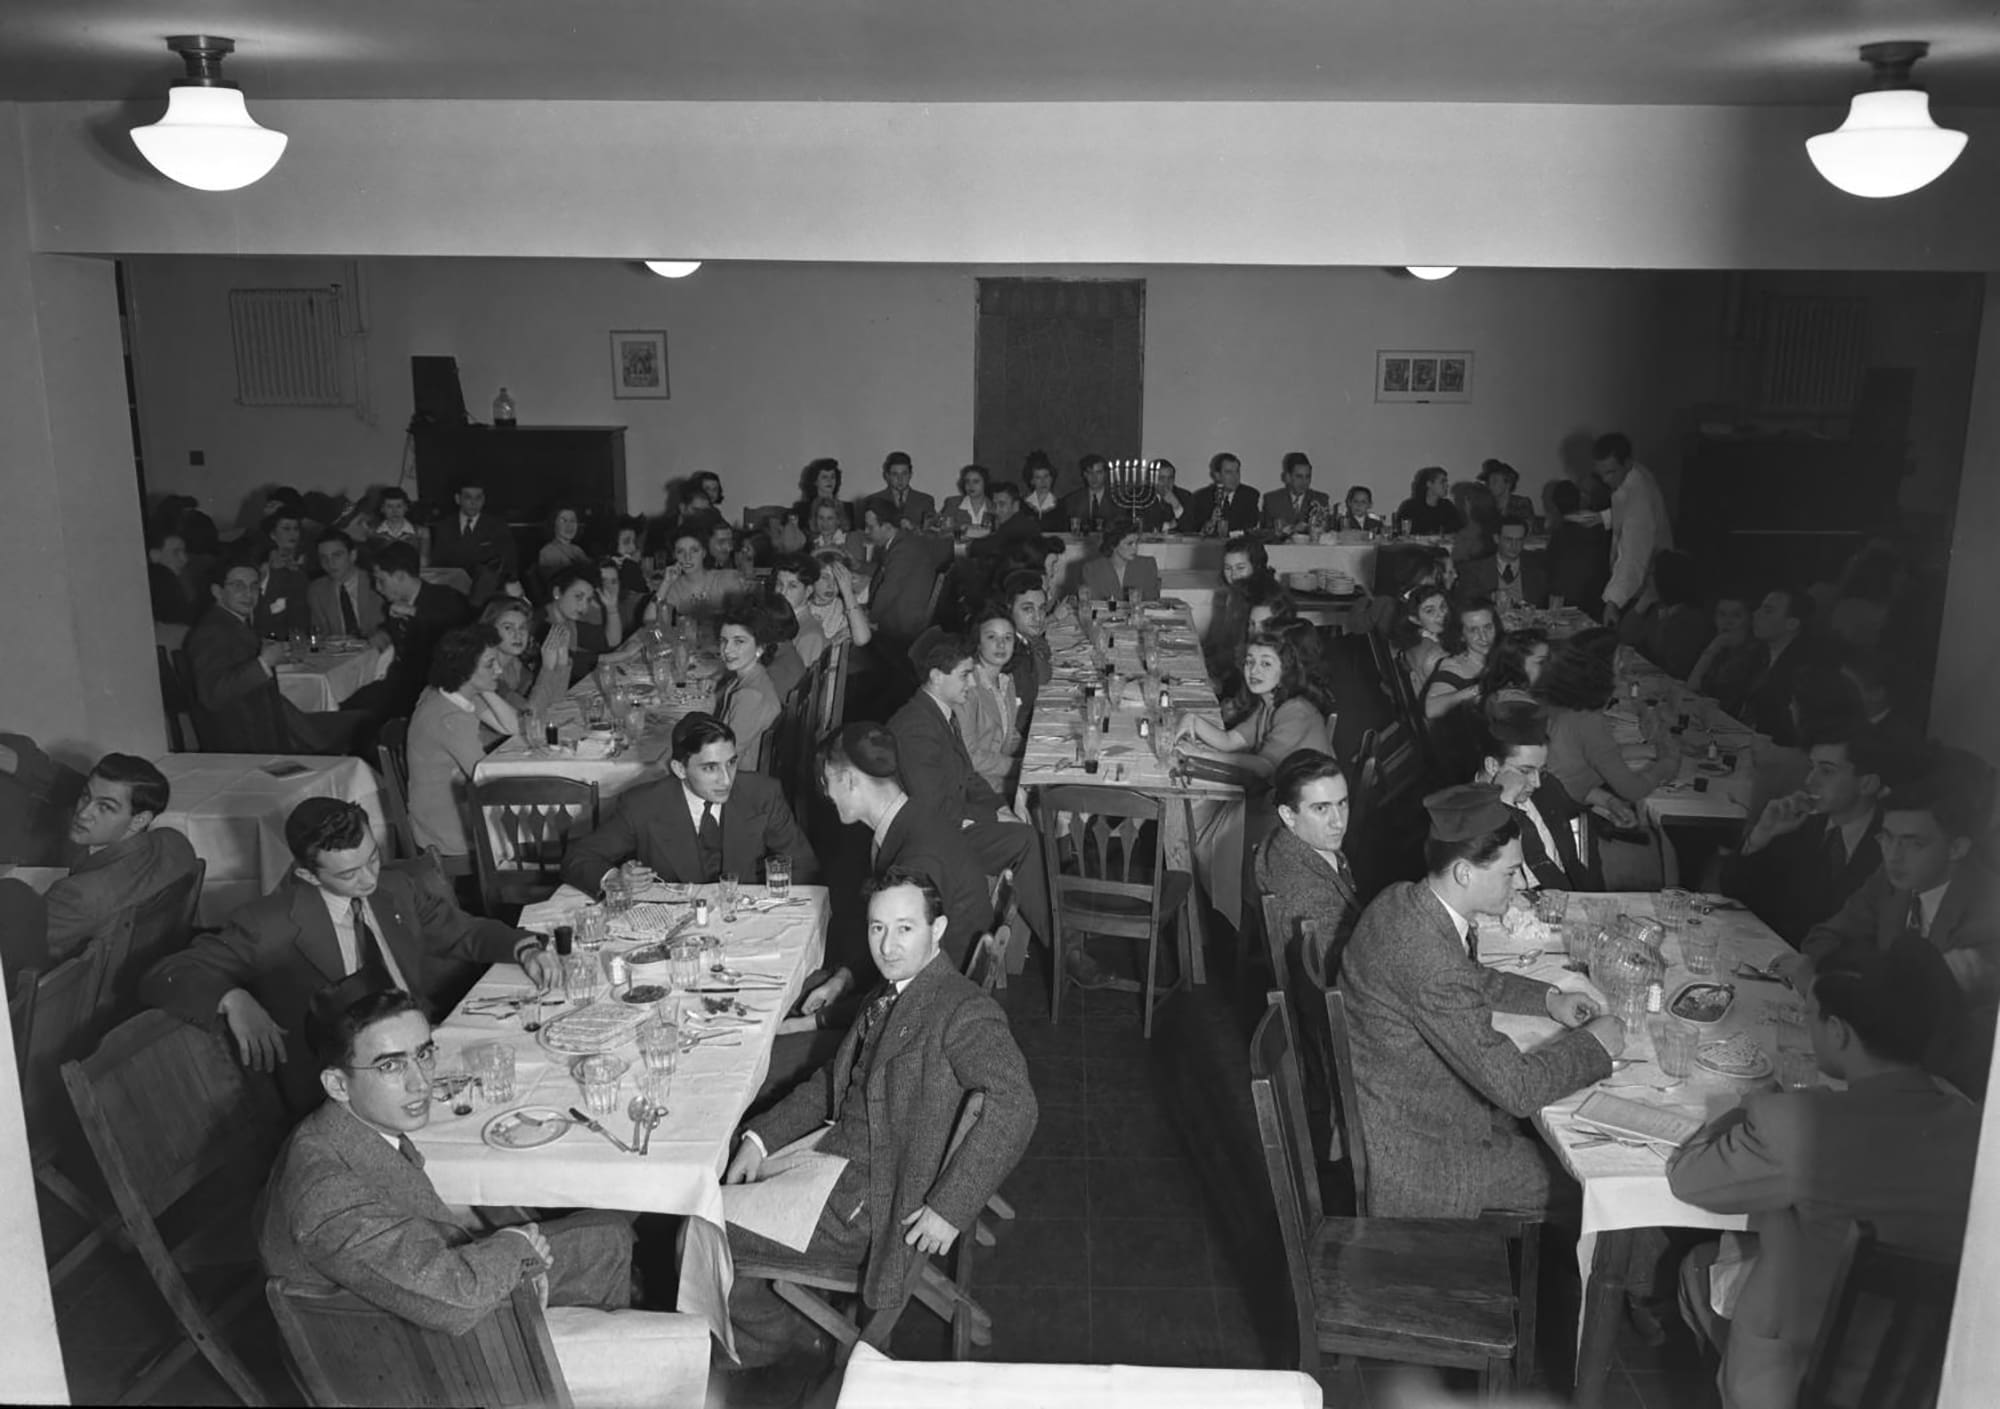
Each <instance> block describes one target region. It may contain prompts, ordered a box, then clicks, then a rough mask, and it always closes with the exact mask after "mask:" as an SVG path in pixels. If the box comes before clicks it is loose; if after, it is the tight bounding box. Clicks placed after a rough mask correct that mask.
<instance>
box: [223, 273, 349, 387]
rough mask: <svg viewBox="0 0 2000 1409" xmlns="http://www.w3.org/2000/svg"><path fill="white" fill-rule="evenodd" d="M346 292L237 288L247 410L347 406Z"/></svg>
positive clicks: (233, 333)
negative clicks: (343, 318) (343, 329)
mask: <svg viewBox="0 0 2000 1409" xmlns="http://www.w3.org/2000/svg"><path fill="white" fill-rule="evenodd" d="M340 329H341V300H340V290H339V289H338V288H337V287H336V288H325V289H231V290H230V291H229V332H230V340H231V341H232V343H234V345H235V348H236V399H237V401H238V402H239V403H241V404H242V405H244V406H345V405H346V404H347V403H348V400H349V397H348V395H347V390H346V385H345V382H346V379H345V377H344V376H343V375H342V368H343V366H344V358H345V354H344V353H343V352H342V350H341V347H340Z"/></svg>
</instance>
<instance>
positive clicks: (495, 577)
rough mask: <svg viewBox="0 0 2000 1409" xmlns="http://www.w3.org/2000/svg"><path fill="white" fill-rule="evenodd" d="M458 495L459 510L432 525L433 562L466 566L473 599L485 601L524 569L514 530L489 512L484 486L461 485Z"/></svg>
mask: <svg viewBox="0 0 2000 1409" xmlns="http://www.w3.org/2000/svg"><path fill="white" fill-rule="evenodd" d="M456 498H457V501H458V512H456V513H452V514H446V515H444V517H442V518H440V519H439V520H438V521H437V522H436V523H435V524H433V525H432V526H431V565H432V566H433V567H441V568H459V569H462V570H463V571H464V572H465V574H466V575H467V576H468V577H470V578H471V579H472V600H473V601H474V602H475V603H483V602H484V601H485V600H486V599H487V598H488V597H491V596H492V595H493V594H494V593H495V592H498V591H499V590H500V588H501V586H502V585H503V584H505V583H507V582H509V581H511V580H513V578H514V577H515V576H516V575H517V574H518V573H519V571H520V563H519V556H518V550H517V549H516V548H515V546H514V531H513V530H512V529H511V528H509V527H508V526H507V525H506V524H505V523H503V522H501V520H500V516H499V515H498V514H489V513H487V512H486V488H485V486H484V485H481V484H479V483H478V482H476V481H468V482H466V483H464V484H461V485H460V486H459V487H458V494H457V496H456Z"/></svg>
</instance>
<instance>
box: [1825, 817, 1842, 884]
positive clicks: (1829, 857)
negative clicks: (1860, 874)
mask: <svg viewBox="0 0 2000 1409" xmlns="http://www.w3.org/2000/svg"><path fill="white" fill-rule="evenodd" d="M1824 845H1825V846H1826V866H1827V877H1828V879H1830V880H1836V881H1837V880H1839V879H1840V875H1841V872H1843V871H1845V870H1846V869H1847V842H1846V840H1845V839H1844V838H1843V837H1842V836H1841V835H1840V828H1838V827H1835V826H1831V825H1829V826H1828V827H1827V829H1826V840H1825V843H1824Z"/></svg>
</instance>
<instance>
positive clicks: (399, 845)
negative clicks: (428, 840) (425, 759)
mask: <svg viewBox="0 0 2000 1409" xmlns="http://www.w3.org/2000/svg"><path fill="white" fill-rule="evenodd" d="M375 764H376V768H377V769H378V771H379V772H380V773H381V775H382V811H383V813H384V815H385V816H386V817H387V818H388V821H389V835H390V837H391V838H392V839H393V840H394V841H395V843H396V855H397V856H398V857H400V858H401V859H403V860H405V861H407V860H410V859H412V858H414V857H417V856H421V855H422V854H423V853H424V851H425V848H424V847H423V846H421V845H419V844H418V842H417V829H416V827H415V825H414V824H413V823H412V822H411V821H410V721H409V718H408V716H404V717H403V718H400V719H391V720H389V721H388V722H387V723H385V724H383V726H382V730H381V732H380V733H379V734H377V735H376V736H375ZM431 854H432V855H433V856H434V857H436V860H437V863H438V865H439V867H440V868H441V869H442V870H443V872H444V874H445V875H447V876H469V875H471V874H472V871H473V865H472V858H471V857H470V856H451V857H446V856H438V855H437V853H436V851H435V850H433V851H432V852H431Z"/></svg>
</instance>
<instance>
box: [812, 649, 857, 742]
mask: <svg viewBox="0 0 2000 1409" xmlns="http://www.w3.org/2000/svg"><path fill="white" fill-rule="evenodd" d="M848 651H849V643H848V642H846V641H842V642H841V643H840V644H839V645H837V646H828V647H827V648H826V650H825V651H823V652H821V654H820V660H821V661H822V662H824V664H825V666H826V670H825V672H824V673H823V674H822V676H821V678H820V681H819V685H818V691H819V693H818V697H817V700H816V702H815V706H814V711H813V734H814V736H815V737H818V738H822V739H823V738H825V737H826V736H827V735H828V734H831V733H832V732H833V731H834V730H835V729H838V728H839V727H840V725H841V722H842V716H844V715H845V714H846V713H847V656H848Z"/></svg>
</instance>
